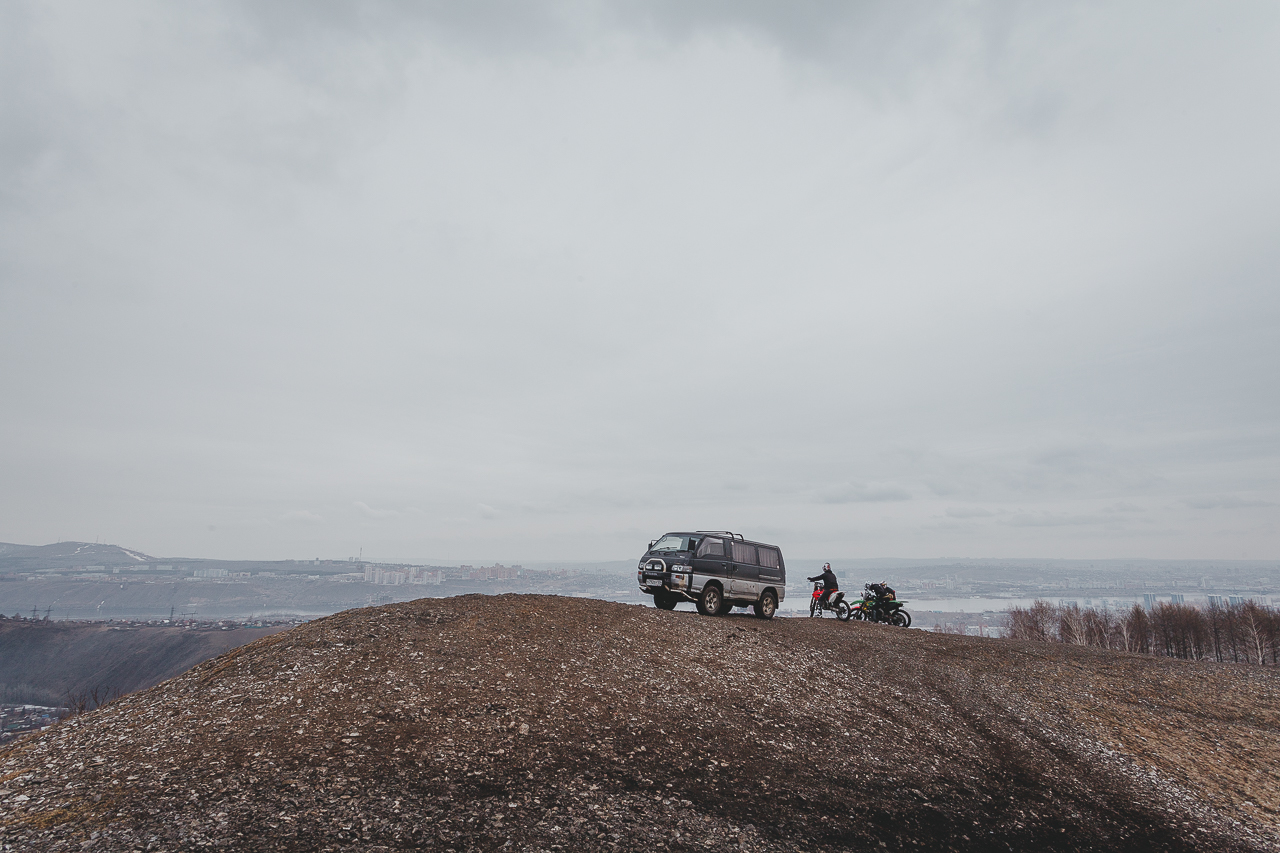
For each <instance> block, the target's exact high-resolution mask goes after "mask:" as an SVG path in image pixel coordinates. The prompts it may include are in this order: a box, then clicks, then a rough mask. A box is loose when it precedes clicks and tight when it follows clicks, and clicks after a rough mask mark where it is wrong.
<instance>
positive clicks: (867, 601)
mask: <svg viewBox="0 0 1280 853" xmlns="http://www.w3.org/2000/svg"><path fill="white" fill-rule="evenodd" d="M863 589H864V592H863V594H862V602H861V603H862V607H861V608H860V612H861V614H862V618H863V619H866V620H868V621H871V622H880V623H883V624H885V625H893V626H894V627H896V628H910V627H911V614H910V613H908V612H907V611H906V609H905V608H904V607H903V605H904V604H906V602H905V601H899V600H898V599H897V597H892V598H886V597H884V596H880V597H877V596H876V595H875V594H874V593H873V592H872V591H871V584H867V585H866V586H865V587H864V588H863Z"/></svg>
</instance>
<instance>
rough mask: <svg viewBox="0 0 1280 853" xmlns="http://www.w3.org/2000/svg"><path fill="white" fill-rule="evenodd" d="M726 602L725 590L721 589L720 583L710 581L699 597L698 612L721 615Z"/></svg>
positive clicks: (706, 614) (704, 614) (705, 614)
mask: <svg viewBox="0 0 1280 853" xmlns="http://www.w3.org/2000/svg"><path fill="white" fill-rule="evenodd" d="M724 603H725V602H724V590H722V589H720V584H718V583H709V584H707V585H706V586H704V587H703V588H702V595H700V596H699V597H698V612H699V613H701V614H702V615H703V616H719V615H721V610H723V608H724Z"/></svg>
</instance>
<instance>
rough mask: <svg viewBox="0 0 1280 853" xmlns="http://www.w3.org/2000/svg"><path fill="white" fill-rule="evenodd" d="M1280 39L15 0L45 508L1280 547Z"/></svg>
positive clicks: (16, 225) (65, 521)
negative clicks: (1279, 378)
mask: <svg viewBox="0 0 1280 853" xmlns="http://www.w3.org/2000/svg"><path fill="white" fill-rule="evenodd" d="M1278 45H1280V7H1278V6H1276V5H1275V4H1271V3H1263V2H1242V3H1236V4H1231V5H1229V6H1223V5H1217V6H1211V5H1204V4H1194V3H1172V4H1169V3H1161V4H1154V3H1146V4H1134V5H1127V6H1122V7H1108V6H1099V5H1096V4H1088V3H1079V2H1066V3H1060V4H1052V5H1044V4H1036V3H1029V2H1023V3H1017V2H1015V3H1000V4H994V3H992V4H983V3H978V4H973V3H958V2H957V3H951V2H944V3H941V4H937V5H933V6H930V7H929V8H928V9H927V10H920V9H916V8H913V7H909V6H902V5H900V4H892V3H856V4H848V3H835V2H822V0H819V2H813V3H807V4H783V5H779V4H765V3H725V2H707V3H696V4H683V3H670V2H656V3H645V4H637V3H631V2H616V3H605V2H557V3H550V2H547V3H539V2H535V3H514V2H509V3H508V2H481V3H474V4H465V5H457V4H450V3H435V2H427V3H421V4H402V3H397V2H390V0H388V1H387V2H378V1H377V0H374V1H373V2H367V3H361V4H354V5H347V4H329V3H274V4H269V5H261V4H254V3H247V2H238V0H229V2H225V3H218V4H211V5H201V6H190V5H173V4H165V3H159V2H152V0H138V2H126V3H117V4H110V5H94V4H85V3H74V2H52V3H43V2H42V3H36V2H33V1H32V0H19V1H18V2H14V3H9V4H5V5H4V6H3V7H2V8H0V72H2V73H0V114H2V115H3V116H4V119H3V122H0V312H2V314H3V316H4V318H5V319H6V320H7V321H8V322H7V323H6V334H5V335H3V336H0V359H3V363H4V364H5V369H4V370H3V371H0V405H2V406H3V413H4V414H3V417H0V483H2V484H3V487H2V488H0V540H6V541H11V542H17V543H39V542H52V541H54V540H55V539H56V538H61V539H75V540H80V541H90V542H92V541H94V540H95V539H99V538H101V539H103V540H107V541H112V542H120V543H123V544H124V547H129V548H135V547H136V548H140V549H143V550H146V551H148V552H149V553H150V552H155V553H159V554H161V555H175V554H186V555H191V556H200V557H208V558H220V559H288V558H294V559H301V558H303V555H307V554H311V555H313V556H322V557H324V556H332V555H341V558H346V557H348V556H354V555H356V554H357V553H358V552H359V551H360V549H361V548H363V549H364V553H365V554H366V556H369V555H376V554H383V555H391V556H396V557H405V556H410V555H427V554H430V555H434V557H433V559H440V560H449V561H454V562H466V561H468V560H471V559H478V558H477V557H476V556H475V555H477V554H487V555H490V556H489V557H486V558H485V559H495V557H494V556H493V555H498V556H497V557H496V559H499V560H507V559H509V560H513V561H528V562H538V561H548V560H577V561H600V560H609V559H625V558H626V557H619V556H618V555H619V554H622V555H630V554H634V553H637V549H638V548H639V547H642V546H643V545H644V544H645V543H647V542H648V541H649V540H650V539H652V538H654V537H655V536H657V535H660V534H661V533H663V532H665V531H667V530H675V529H687V528H689V527H695V528H711V527H727V528H730V529H733V530H736V531H739V532H742V533H745V534H746V535H747V536H749V537H751V538H754V539H759V540H764V541H771V542H778V543H780V544H782V545H783V547H784V550H786V551H787V553H789V554H790V553H795V554H800V553H802V552H803V553H805V554H815V555H822V554H829V555H832V556H831V557H828V559H832V558H836V557H835V555H841V554H843V555H845V556H844V557H840V558H839V559H852V558H855V557H857V556H858V555H863V556H866V555H871V554H882V555H883V554H904V553H910V554H919V555H921V556H920V557H918V558H916V559H932V558H938V557H941V556H943V555H949V554H962V555H969V556H971V557H977V555H988V556H986V557H979V558H980V559H996V558H1007V557H1012V556H1014V555H1021V554H1026V553H1036V554H1042V555H1044V556H1043V557H1038V558H1025V557H1022V558H1020V559H1053V558H1062V559H1130V558H1144V559H1233V560H1240V559H1251V560H1262V559H1275V558H1277V557H1280V394H1278V393H1277V392H1276V379H1275V369H1276V365H1277V364H1280V286H1278V284H1280V243H1278V242H1277V240H1276V237H1275V235H1276V234H1277V233H1280V208H1278V207H1277V205H1276V203H1275V200H1276V198H1278V197H1280V158H1277V157H1276V156H1275V152H1276V151H1277V150H1280V84H1278V83H1277V81H1280V50H1278V49H1277V46H1278ZM501 555H508V556H507V557H505V558H504V557H502V556H501ZM819 558H820V557H819ZM882 559H883V558H882ZM908 559H911V558H908ZM956 559H959V558H956Z"/></svg>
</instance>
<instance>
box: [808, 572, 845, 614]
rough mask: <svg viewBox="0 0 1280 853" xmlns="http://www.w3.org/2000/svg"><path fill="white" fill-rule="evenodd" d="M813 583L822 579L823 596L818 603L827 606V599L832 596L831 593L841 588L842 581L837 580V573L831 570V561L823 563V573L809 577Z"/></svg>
mask: <svg viewBox="0 0 1280 853" xmlns="http://www.w3.org/2000/svg"><path fill="white" fill-rule="evenodd" d="M809 581H810V582H811V583H817V582H818V581H822V598H820V599H818V603H819V605H820V606H822V607H826V606H827V600H828V599H829V598H831V593H833V592H835V591H836V590H838V589H839V588H840V581H838V580H836V573H835V572H833V571H831V564H830V563H823V564H822V574H820V575H814V576H813V577H811V578H809Z"/></svg>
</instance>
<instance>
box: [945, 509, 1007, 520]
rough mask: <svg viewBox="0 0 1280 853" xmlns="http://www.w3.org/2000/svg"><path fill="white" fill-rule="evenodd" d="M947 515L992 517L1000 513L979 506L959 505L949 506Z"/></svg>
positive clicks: (954, 516)
mask: <svg viewBox="0 0 1280 853" xmlns="http://www.w3.org/2000/svg"><path fill="white" fill-rule="evenodd" d="M947 515H948V516H950V517H951V518H991V517H992V516H994V515H998V513H995V512H992V511H991V510H989V509H983V508H982V507H977V506H973V507H967V506H959V507H950V508H948V509H947Z"/></svg>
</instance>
